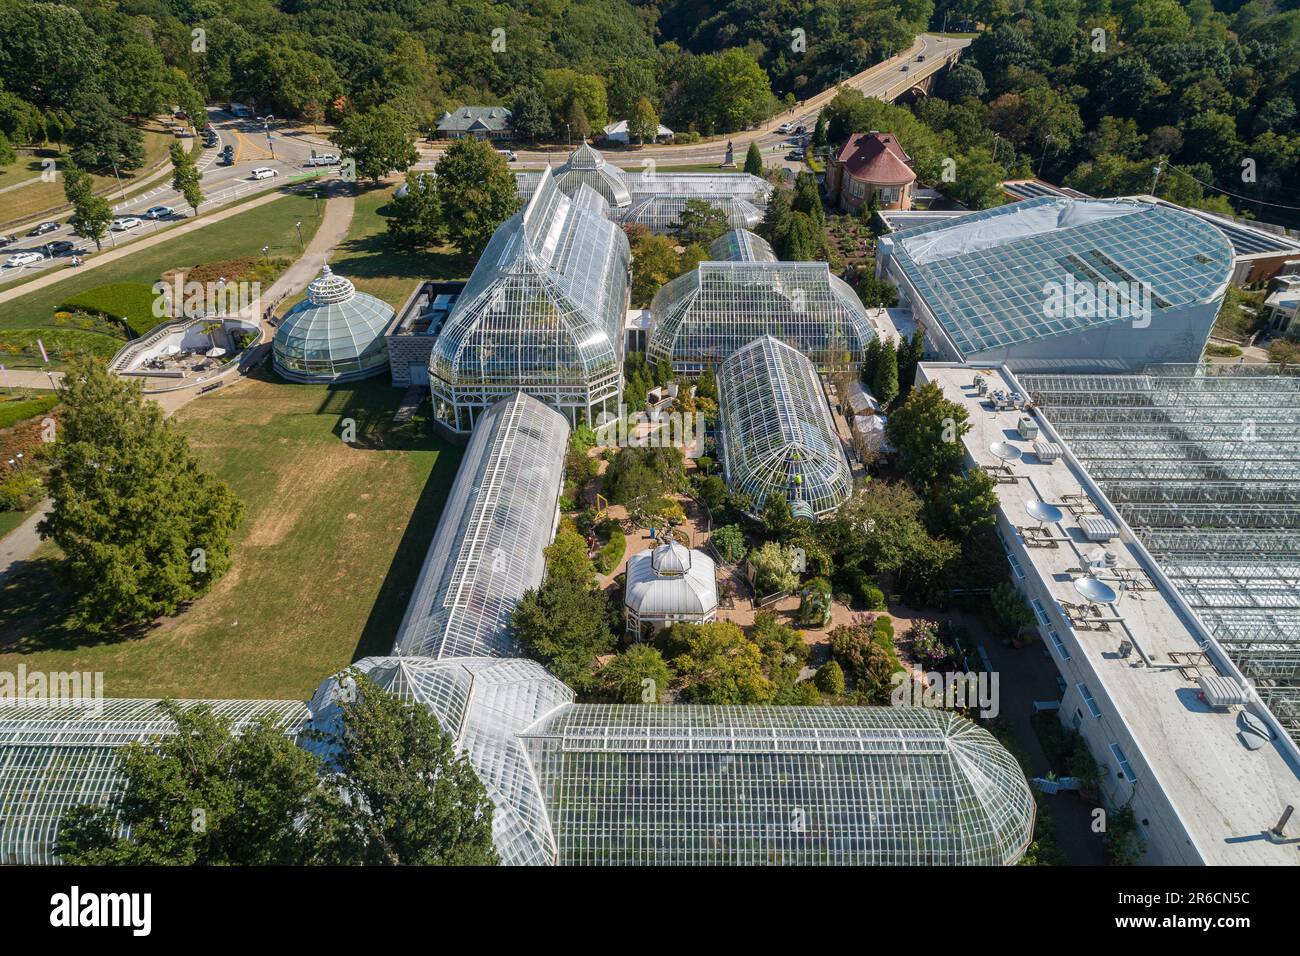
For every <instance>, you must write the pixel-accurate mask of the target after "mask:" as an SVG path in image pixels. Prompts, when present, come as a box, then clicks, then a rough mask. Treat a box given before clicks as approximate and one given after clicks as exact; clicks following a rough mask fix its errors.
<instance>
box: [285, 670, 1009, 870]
mask: <svg viewBox="0 0 1300 956" xmlns="http://www.w3.org/2000/svg"><path fill="white" fill-rule="evenodd" d="M357 666H358V668H359V669H360V670H361V671H363V672H365V673H366V674H367V675H368V676H369V677H370V678H371V679H372V680H375V681H376V682H377V683H379V684H380V686H383V687H386V688H388V689H389V690H392V691H393V692H395V693H397V694H399V695H400V696H402V697H403V698H405V699H407V700H410V701H415V702H418V703H421V704H423V705H425V706H426V707H428V708H429V709H430V711H431V712H432V713H433V714H434V715H435V716H436V717H437V718H438V720H439V722H440V723H441V724H442V726H443V727H444V728H445V729H446V730H447V731H448V733H450V734H451V735H452V736H453V737H454V738H455V740H456V745H457V747H458V749H461V750H462V751H464V752H466V753H467V754H468V755H469V758H470V761H471V763H473V765H474V768H475V770H476V771H477V772H478V774H479V776H480V778H482V780H483V782H484V785H485V787H486V788H487V790H488V793H489V795H490V796H491V798H492V800H493V802H494V803H495V804H496V807H497V811H496V813H495V815H494V817H493V836H494V838H495V840H496V844H497V851H498V852H499V853H500V854H501V859H502V862H503V863H507V864H546V863H557V864H560V865H601V864H604V865H629V864H645V865H667V864H679V865H694V866H699V865H709V864H736V865H754V864H773V863H776V864H787V865H812V864H823V865H834V864H859V865H868V864H895V865H958V864H972V865H997V864H1007V863H1014V862H1015V861H1016V860H1017V859H1018V858H1019V857H1020V855H1021V854H1022V853H1023V852H1024V849H1025V847H1026V846H1028V844H1029V840H1030V837H1031V835H1032V833H1033V824H1034V800H1033V796H1032V794H1031V793H1030V791H1029V786H1028V784H1027V782H1026V781H1025V778H1024V775H1023V774H1022V773H1021V770H1020V766H1019V765H1018V764H1017V763H1016V761H1015V758H1013V757H1012V756H1011V755H1010V754H1009V753H1007V752H1006V750H1005V749H1003V748H1002V746H1001V745H1000V744H999V743H998V742H997V741H996V740H995V739H994V738H993V737H992V736H991V735H990V734H988V733H987V732H986V731H984V730H981V729H979V728H977V727H976V726H974V725H973V724H971V723H970V722H969V721H967V720H965V719H964V718H961V717H958V716H956V715H954V714H951V713H946V712H943V711H930V710H920V709H912V708H894V707H699V706H676V705H671V706H670V705H657V706H656V705H651V706H627V705H604V704H574V703H573V695H572V693H571V692H570V691H569V689H568V688H567V687H565V686H564V684H562V683H560V681H558V680H556V679H555V678H554V677H552V676H551V675H550V674H548V673H547V672H546V670H545V669H544V668H543V667H541V665H539V664H537V663H535V662H533V661H526V660H484V659H481V658H459V659H445V660H442V661H431V660H428V659H423V658H407V657H402V658H366V659H365V660H363V661H361V662H360V663H359V664H358V665H357ZM344 680H346V678H344ZM346 692H348V693H350V692H351V690H350V688H348V689H346ZM339 693H340V691H339V683H338V681H337V680H336V679H331V680H329V681H326V682H325V683H324V684H323V685H322V686H321V689H320V690H318V691H317V692H316V696H315V697H313V698H312V701H311V705H310V707H311V711H312V714H313V717H314V726H316V727H317V728H322V729H323V728H328V727H329V726H330V722H331V721H332V720H335V719H337V708H338V705H337V701H338V699H339Z"/></svg>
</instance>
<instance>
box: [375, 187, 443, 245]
mask: <svg viewBox="0 0 1300 956" xmlns="http://www.w3.org/2000/svg"><path fill="white" fill-rule="evenodd" d="M388 234H389V236H391V237H392V239H393V242H394V243H396V244H397V245H399V246H401V247H402V248H403V249H424V248H426V247H428V246H433V245H437V244H438V243H440V242H441V241H442V239H443V238H444V236H445V230H444V229H443V223H442V205H441V204H440V203H439V201H438V186H437V180H435V179H434V177H432V176H429V175H427V174H425V173H416V174H414V175H408V176H407V178H406V193H405V195H401V196H395V197H394V198H393V214H392V215H391V216H389V217H388Z"/></svg>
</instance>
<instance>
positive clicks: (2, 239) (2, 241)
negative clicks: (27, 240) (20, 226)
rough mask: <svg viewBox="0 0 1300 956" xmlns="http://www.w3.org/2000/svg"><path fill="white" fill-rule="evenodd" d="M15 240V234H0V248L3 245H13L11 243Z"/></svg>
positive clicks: (16, 238)
mask: <svg viewBox="0 0 1300 956" xmlns="http://www.w3.org/2000/svg"><path fill="white" fill-rule="evenodd" d="M17 241H18V237H17V236H0V249H3V248H4V247H5V246H9V245H13V243H15V242H17Z"/></svg>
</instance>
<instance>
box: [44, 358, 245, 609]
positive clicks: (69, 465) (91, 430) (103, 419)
mask: <svg viewBox="0 0 1300 956" xmlns="http://www.w3.org/2000/svg"><path fill="white" fill-rule="evenodd" d="M59 396H60V399H61V401H62V403H63V409H64V413H63V419H62V428H61V432H60V436H59V441H58V442H56V443H55V444H54V445H53V449H54V452H53V467H52V468H51V469H50V474H49V491H50V498H51V500H52V507H51V509H50V512H49V514H48V515H46V517H45V518H44V519H43V520H42V521H41V523H40V525H39V531H40V534H41V536H42V537H44V538H50V539H53V541H54V542H55V544H57V545H58V546H59V547H60V548H61V549H62V551H63V553H64V555H65V557H64V560H63V561H62V562H61V563H60V565H59V568H60V573H61V574H62V576H63V578H64V580H65V582H66V583H67V585H68V590H69V592H70V593H71V594H73V595H75V598H74V605H73V614H74V616H75V618H76V619H77V621H78V623H80V624H81V625H82V626H83V627H84V628H85V629H86V630H87V631H90V632H92V633H104V632H107V631H111V630H113V629H114V628H116V627H117V626H118V625H122V624H144V623H147V622H149V621H152V620H153V619H154V618H156V617H158V616H160V615H165V614H175V613H176V611H177V610H178V609H179V607H180V605H181V604H182V603H183V602H186V601H191V600H193V599H195V598H197V597H199V596H200V595H202V594H204V593H205V592H206V591H207V590H208V589H209V588H210V587H212V585H213V584H214V583H215V582H216V581H217V579H219V578H220V577H221V576H222V575H223V574H224V573H225V572H226V570H227V569H228V568H229V567H230V551H231V535H232V533H233V532H234V529H235V527H236V526H237V525H238V524H239V521H240V519H241V518H242V516H243V513H244V506H243V504H242V502H240V501H239V499H238V498H236V497H235V495H234V493H233V492H231V490H230V489H229V488H228V487H226V485H225V484H224V483H223V482H221V481H218V480H216V479H215V478H213V477H212V476H210V475H208V474H207V473H206V472H204V471H203V470H202V469H201V468H200V467H199V463H198V460H197V459H196V458H195V456H194V453H193V452H192V451H191V450H190V446H189V442H188V440H187V439H186V438H185V436H184V435H183V434H182V433H181V432H180V431H179V430H178V429H177V428H176V427H175V426H174V425H172V424H171V423H170V422H168V421H167V420H166V419H165V418H164V417H163V412H162V408H161V407H160V406H159V405H158V404H157V403H155V402H152V401H150V400H148V399H146V398H145V397H144V394H143V392H142V391H141V387H140V384H139V383H138V382H128V381H124V380H122V379H119V378H118V377H117V376H115V375H113V374H111V373H110V372H109V371H108V370H107V369H106V368H105V367H104V365H103V364H101V363H99V362H96V361H93V360H90V359H74V360H73V361H72V362H71V363H70V365H69V368H68V371H67V373H66V374H65V375H64V378H63V382H62V384H61V385H60V387H59ZM145 516H147V520H145Z"/></svg>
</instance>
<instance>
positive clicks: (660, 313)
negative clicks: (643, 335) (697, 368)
mask: <svg viewBox="0 0 1300 956" xmlns="http://www.w3.org/2000/svg"><path fill="white" fill-rule="evenodd" d="M710 252H711V253H713V252H723V253H729V254H730V255H729V257H728V258H729V260H730V261H718V262H701V263H700V265H699V267H698V268H696V269H694V270H692V271H690V272H687V273H686V274H685V275H680V276H678V277H677V278H676V279H673V280H672V281H671V282H668V283H666V284H665V285H663V286H661V287H660V289H659V291H658V292H656V293H655V296H654V299H652V300H651V302H650V311H651V314H652V316H653V321H654V330H653V332H651V335H650V344H649V346H648V353H649V354H648V356H647V357H648V358H649V359H650V361H651V362H659V361H661V360H662V359H664V358H669V359H671V360H672V362H673V363H674V365H676V364H678V363H682V364H686V365H692V364H696V365H713V364H717V363H718V362H721V361H723V360H724V359H726V358H727V356H729V355H731V354H732V353H733V352H735V351H736V350H737V349H739V348H741V347H742V346H743V345H745V344H747V343H748V342H751V341H753V340H754V339H756V338H758V337H759V336H761V335H772V336H775V337H776V338H778V339H780V340H781V341H783V342H787V343H789V344H790V345H792V346H794V347H795V348H796V349H798V350H799V351H800V352H802V353H803V354H804V355H807V356H808V357H809V358H811V359H812V360H813V362H814V363H815V364H816V365H818V366H819V367H822V368H827V369H830V368H845V367H848V366H849V365H852V364H854V363H855V362H858V361H860V360H861V357H862V354H863V352H864V351H865V350H866V347H867V344H868V343H869V342H870V341H871V339H872V337H873V336H874V335H875V333H874V331H873V330H872V327H871V320H870V319H869V318H868V316H867V313H866V310H865V309H864V308H863V307H862V302H861V300H859V299H858V297H857V295H856V294H855V293H854V291H853V290H852V289H851V288H849V286H848V285H847V284H846V283H844V282H843V280H841V279H839V278H837V277H836V276H833V275H831V272H830V269H829V267H828V266H827V265H826V263H824V262H778V261H776V259H775V256H772V257H771V258H769V257H768V255H769V254H770V253H771V248H770V247H769V246H768V245H767V243H766V242H764V241H763V240H762V239H760V238H759V237H758V236H754V235H751V234H750V233H747V232H741V231H739V230H737V231H735V232H732V233H729V234H728V235H726V236H723V237H721V238H720V239H718V240H715V242H714V243H713V245H712V246H710Z"/></svg>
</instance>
